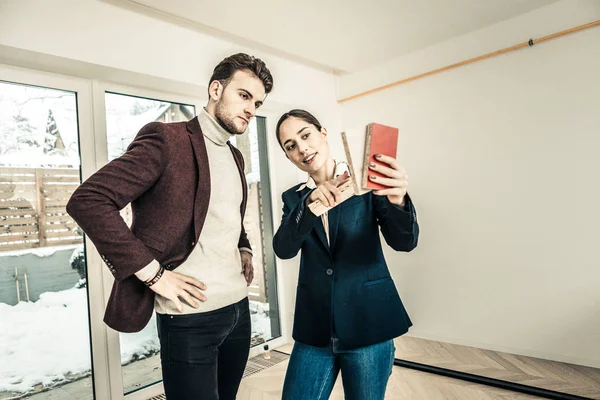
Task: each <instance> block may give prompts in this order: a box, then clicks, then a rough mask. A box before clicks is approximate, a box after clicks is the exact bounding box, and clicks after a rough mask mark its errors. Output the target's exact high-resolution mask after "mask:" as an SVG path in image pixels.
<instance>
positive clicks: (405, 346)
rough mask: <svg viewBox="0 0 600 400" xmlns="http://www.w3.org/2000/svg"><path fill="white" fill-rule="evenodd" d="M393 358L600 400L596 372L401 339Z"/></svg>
mask: <svg viewBox="0 0 600 400" xmlns="http://www.w3.org/2000/svg"><path fill="white" fill-rule="evenodd" d="M394 343H395V344H396V358H400V359H403V360H407V361H414V362H418V363H421V364H428V365H434V366H436V367H442V368H447V369H452V370H455V371H461V372H468V373H471V374H475V375H481V376H485V377H489V378H495V379H500V380H504V381H509V382H515V383H520V384H522V385H528V386H535V387H539V388H543V389H548V390H554V391H557V392H563V393H569V394H573V395H578V396H582V397H588V398H591V399H600V369H597V368H590V367H582V366H579V365H573V364H565V363H560V362H556V361H548V360H542V359H538V358H532V357H524V356H518V355H513V354H507V353H500V352H496V351H490V350H481V349H477V348H474V347H467V346H459V345H455V344H449V343H441V342H435V341H430V340H424V339H417V338H412V337H408V336H403V337H401V338H398V339H396V341H395V342H394Z"/></svg>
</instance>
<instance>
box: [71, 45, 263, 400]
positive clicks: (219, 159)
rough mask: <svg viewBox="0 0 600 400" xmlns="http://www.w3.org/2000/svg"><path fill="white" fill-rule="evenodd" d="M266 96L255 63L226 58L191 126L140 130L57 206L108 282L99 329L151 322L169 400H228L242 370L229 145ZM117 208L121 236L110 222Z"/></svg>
mask: <svg viewBox="0 0 600 400" xmlns="http://www.w3.org/2000/svg"><path fill="white" fill-rule="evenodd" d="M272 86H273V78H272V76H271V73H270V72H269V70H268V68H267V67H266V65H265V64H264V62H262V61H261V60H260V59H257V58H254V57H251V56H249V55H247V54H241V53H240V54H235V55H232V56H230V57H227V58H225V59H224V60H223V61H221V63H219V65H217V66H216V67H215V70H214V72H213V75H212V77H211V79H210V82H209V88H208V94H209V101H208V105H207V106H206V108H205V109H203V110H201V111H200V113H199V114H198V116H197V117H196V118H194V119H192V120H190V121H187V122H177V123H169V124H165V123H159V122H153V123H150V124H148V125H146V126H144V127H143V128H142V129H141V130H140V132H139V133H138V135H137V136H136V138H135V139H134V140H133V142H132V143H131V145H130V146H129V147H128V149H127V151H126V153H125V154H124V155H123V156H121V157H119V158H117V159H116V160H113V161H112V162H110V163H109V164H107V165H106V166H105V167H103V168H102V169H100V170H99V171H98V172H96V173H95V174H94V175H92V176H91V177H90V178H89V179H88V180H87V181H85V182H84V183H83V184H82V185H81V186H80V187H79V188H78V189H77V190H76V191H75V193H73V196H72V197H71V199H70V200H69V203H68V204H67V212H68V213H69V215H71V216H72V217H73V219H75V221H76V222H77V223H78V224H79V226H80V227H81V228H82V229H83V230H84V231H85V233H86V234H87V235H88V236H89V237H90V239H91V240H92V242H93V243H94V244H95V246H96V248H97V249H98V252H99V253H100V254H101V256H102V259H103V260H104V261H105V263H106V264H107V266H108V268H109V269H110V271H111V272H112V273H113V275H114V277H115V283H114V286H113V290H112V293H111V296H110V299H109V301H108V305H107V310H106V314H105V317H104V321H105V322H106V324H108V325H109V326H110V327H112V328H114V329H116V330H118V331H121V332H137V331H139V330H141V329H142V328H143V327H144V326H145V325H146V324H147V323H148V321H149V319H150V317H151V315H152V311H153V309H155V310H156V312H157V324H158V333H159V338H160V344H161V352H160V355H161V362H162V372H163V381H164V387H165V393H166V395H167V398H168V399H170V400H185V399H195V400H196V399H221V400H223V399H235V395H236V393H237V389H238V387H239V384H240V381H241V378H242V375H243V372H244V368H245V366H246V361H247V358H248V352H249V347H250V331H251V330H250V313H249V309H248V298H247V287H246V286H247V285H249V284H250V282H251V281H252V279H253V274H254V272H253V267H252V253H251V251H252V250H251V249H250V243H249V242H248V239H247V237H246V233H245V231H244V227H243V215H244V211H245V209H246V199H247V187H246V180H245V176H244V161H243V158H242V155H241V153H240V151H239V150H237V149H236V148H234V147H233V146H231V145H230V143H229V141H228V140H229V139H230V138H231V137H232V136H234V135H241V134H242V133H244V132H245V131H246V130H247V128H248V124H249V123H250V120H251V119H252V118H253V117H254V115H255V113H256V109H257V108H258V107H260V106H261V105H262V103H263V101H264V99H265V97H266V95H267V94H268V93H269V92H270V91H271V89H272ZM128 203H131V206H132V214H133V222H132V225H131V229H129V228H128V227H127V225H126V224H125V222H124V221H123V219H122V218H121V216H120V214H119V210H120V209H122V208H123V207H125V206H126V205H127V204H128Z"/></svg>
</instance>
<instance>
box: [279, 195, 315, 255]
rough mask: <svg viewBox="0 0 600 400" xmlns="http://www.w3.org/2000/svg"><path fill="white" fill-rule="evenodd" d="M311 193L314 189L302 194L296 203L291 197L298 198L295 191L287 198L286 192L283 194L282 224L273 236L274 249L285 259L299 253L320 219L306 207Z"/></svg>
mask: <svg viewBox="0 0 600 400" xmlns="http://www.w3.org/2000/svg"><path fill="white" fill-rule="evenodd" d="M311 193H312V191H309V192H308V193H306V194H305V195H303V196H301V197H300V199H299V200H298V201H297V202H296V203H293V200H292V199H290V197H292V196H294V197H296V198H297V194H296V193H295V192H294V193H293V194H291V195H290V196H287V199H286V193H284V194H283V196H282V200H283V216H282V217H281V225H280V226H279V229H277V233H275V236H274V237H273V250H274V251H275V254H276V255H277V257H279V258H281V259H283V260H286V259H289V258H293V257H295V256H296V254H298V251H300V249H301V248H302V244H303V243H304V240H305V239H306V237H307V236H308V235H309V234H310V232H311V231H312V230H313V228H314V226H315V221H317V220H318V219H319V217H317V216H316V215H315V214H313V213H312V211H310V209H308V207H306V199H307V198H308V197H309V196H310V194H311ZM290 204H291V205H290Z"/></svg>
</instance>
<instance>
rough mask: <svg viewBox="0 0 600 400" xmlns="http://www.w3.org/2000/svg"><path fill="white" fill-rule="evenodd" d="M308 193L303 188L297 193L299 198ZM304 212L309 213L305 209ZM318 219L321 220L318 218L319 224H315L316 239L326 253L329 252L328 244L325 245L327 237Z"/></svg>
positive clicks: (307, 190)
mask: <svg viewBox="0 0 600 400" xmlns="http://www.w3.org/2000/svg"><path fill="white" fill-rule="evenodd" d="M309 191H310V189H309V188H304V189H302V190H301V191H300V192H299V196H300V197H301V198H302V197H303V196H304V195H305V194H306V193H308V192H309ZM305 212H311V211H310V210H309V209H308V207H307V208H306V211H305ZM320 219H321V217H319V222H317V223H316V224H315V233H316V234H317V237H318V238H319V240H320V241H321V243H322V244H323V246H325V248H326V249H327V251H329V244H328V243H327V236H326V235H325V228H323V223H322V222H321V220H320Z"/></svg>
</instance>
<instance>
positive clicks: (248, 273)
mask: <svg viewBox="0 0 600 400" xmlns="http://www.w3.org/2000/svg"><path fill="white" fill-rule="evenodd" d="M240 255H241V257H242V274H244V278H246V286H250V284H251V283H252V280H253V279H254V267H253V266H252V254H250V253H248V252H247V251H243V250H242V251H241V252H240Z"/></svg>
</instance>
